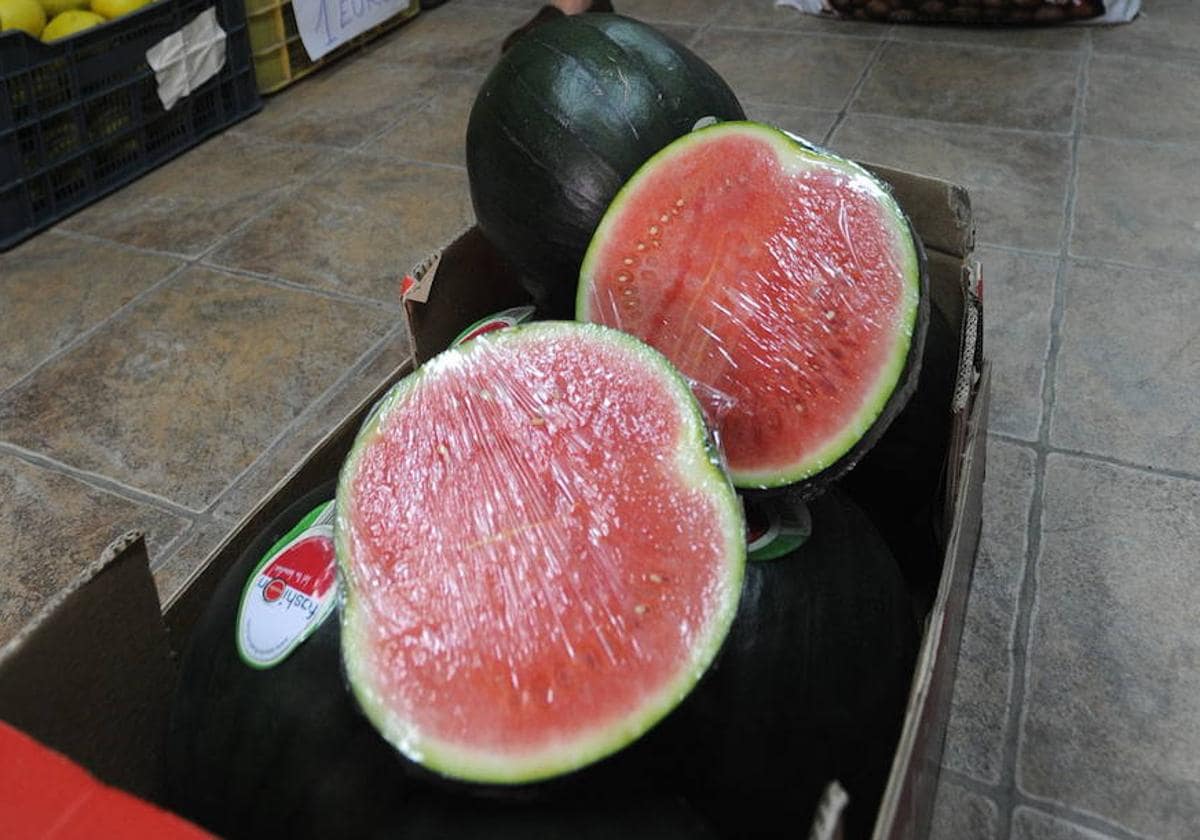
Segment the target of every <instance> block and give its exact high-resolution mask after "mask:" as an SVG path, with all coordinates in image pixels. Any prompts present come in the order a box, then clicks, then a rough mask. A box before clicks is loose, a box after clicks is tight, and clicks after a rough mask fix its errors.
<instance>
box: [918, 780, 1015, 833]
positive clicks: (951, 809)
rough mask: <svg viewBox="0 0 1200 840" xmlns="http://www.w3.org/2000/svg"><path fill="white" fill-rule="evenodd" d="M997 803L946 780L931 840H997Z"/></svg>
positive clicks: (936, 804) (938, 803)
mask: <svg viewBox="0 0 1200 840" xmlns="http://www.w3.org/2000/svg"><path fill="white" fill-rule="evenodd" d="M998 820H999V816H998V813H997V809H996V803H994V802H992V800H990V799H987V798H986V797H983V796H979V795H978V794H975V793H972V792H970V791H969V790H967V789H966V788H963V787H959V786H958V785H956V784H954V782H951V781H948V780H946V779H942V781H941V782H940V784H939V785H938V789H937V800H936V802H935V803H934V810H933V824H932V825H931V826H930V828H929V840H966V838H971V840H997V834H996V832H997V822H998Z"/></svg>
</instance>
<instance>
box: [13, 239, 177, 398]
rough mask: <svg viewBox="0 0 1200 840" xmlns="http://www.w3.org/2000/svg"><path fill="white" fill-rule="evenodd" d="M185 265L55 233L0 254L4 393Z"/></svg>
mask: <svg viewBox="0 0 1200 840" xmlns="http://www.w3.org/2000/svg"><path fill="white" fill-rule="evenodd" d="M180 265H182V263H181V262H178V261H176V260H172V259H168V258H166V257H158V256H154V255H153V254H139V253H137V252H136V251H131V250H129V249H127V248H119V247H116V246H115V245H109V244H106V243H103V242H87V241H83V240H80V239H75V238H73V237H68V236H63V235H61V234H58V233H55V232H53V231H51V232H48V233H44V234H42V235H41V236H39V237H37V238H36V239H32V240H30V241H29V242H26V243H25V244H24V245H21V246H20V247H18V248H15V249H13V250H12V251H9V252H8V253H7V254H4V255H2V256H0V312H3V313H4V316H3V317H4V330H3V333H2V334H0V390H2V389H4V388H6V387H7V386H8V385H10V384H11V383H12V382H13V381H14V380H16V379H17V378H19V377H21V376H23V375H24V374H26V373H28V372H29V371H30V370H32V369H33V367H34V366H35V365H36V364H38V363H39V362H41V361H42V360H43V359H45V358H46V357H47V356H49V355H51V354H52V353H55V352H57V351H58V350H61V349H62V348H63V347H65V346H66V345H67V344H69V343H70V342H71V341H72V340H73V339H75V338H76V337H77V336H79V335H80V334H82V333H84V332H86V331H87V330H89V329H91V328H92V327H94V326H96V325H97V324H99V323H100V322H101V321H103V320H104V319H105V318H108V317H109V316H110V315H112V313H113V312H115V311H116V310H117V309H119V308H120V307H122V306H124V305H125V304H126V303H128V302H129V300H130V299H131V298H133V297H134V295H136V294H138V293H139V292H141V291H143V290H145V289H146V288H148V287H149V286H150V285H152V284H153V283H155V282H156V281H158V280H161V279H162V278H163V277H165V276H166V275H167V274H168V273H170V272H171V271H172V270H174V269H176V268H178V267H179V266H180Z"/></svg>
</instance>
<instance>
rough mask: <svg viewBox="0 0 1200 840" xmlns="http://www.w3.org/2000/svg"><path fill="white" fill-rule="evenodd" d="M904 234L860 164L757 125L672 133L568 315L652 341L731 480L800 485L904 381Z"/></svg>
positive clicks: (911, 264)
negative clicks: (705, 425)
mask: <svg viewBox="0 0 1200 840" xmlns="http://www.w3.org/2000/svg"><path fill="white" fill-rule="evenodd" d="M926 289H927V281H926V279H925V274H924V259H923V252H922V250H921V247H920V244H919V242H917V240H916V238H915V237H914V236H913V234H912V229H911V227H910V225H909V223H908V220H907V219H906V218H905V216H904V214H903V213H902V212H901V210H900V208H899V206H898V205H897V204H896V202H895V201H894V199H893V198H892V196H891V195H890V193H889V192H888V191H887V189H886V188H885V187H884V186H883V185H882V184H881V183H880V182H879V181H878V180H876V179H875V178H874V177H872V176H871V175H870V174H868V173H867V172H866V171H865V170H864V169H862V168H861V167H859V166H858V165H856V164H854V163H851V162H850V161H847V160H843V159H841V158H838V157H836V156H834V155H832V154H830V153H828V152H824V151H822V150H818V149H815V148H813V147H811V146H809V145H807V144H806V143H804V142H803V141H800V140H798V139H797V138H793V137H790V136H788V135H786V134H784V133H783V132H780V131H777V130H775V129H773V128H769V127H767V126H763V125H758V124H755V123H746V122H741V123H723V124H721V125H717V126H713V127H711V128H705V129H701V130H699V131H696V132H693V133H692V134H690V135H688V136H687V137H684V138H681V139H680V140H677V141H676V142H675V143H673V144H671V145H670V146H668V147H667V148H666V149H664V150H663V151H662V152H660V153H659V154H658V155H657V156H655V157H654V158H653V159H651V160H650V161H649V162H648V163H647V164H646V165H645V166H644V167H642V169H640V170H639V171H638V173H637V174H636V175H634V177H633V178H632V179H631V180H630V181H629V182H628V183H627V184H626V185H625V187H624V188H623V189H622V191H621V193H620V194H619V195H618V196H617V198H616V200H614V202H613V203H612V205H611V206H610V208H609V210H608V213H607V214H606V215H605V217H604V219H603V221H602V222H601V223H600V227H599V228H598V229H597V231H596V236H595V238H594V239H593V240H592V243H591V246H590V248H589V250H588V253H587V257H586V259H585V260H584V264H583V269H582V272H581V278H580V285H579V293H578V300H577V315H578V317H579V318H580V319H581V320H589V321H596V322H599V323H603V324H607V325H609V326H613V327H617V328H619V329H621V330H624V331H626V332H629V333H631V334H633V335H635V336H637V337H638V338H640V339H642V340H643V341H646V342H647V343H648V344H650V345H652V346H653V347H655V348H657V349H658V350H660V351H662V353H663V354H664V355H666V356H667V358H669V359H670V360H671V361H672V362H673V363H674V364H675V365H676V366H677V367H678V368H679V369H680V372H681V373H683V375H684V376H685V377H687V378H688V379H689V380H691V381H693V382H695V383H697V388H696V390H697V394H698V395H699V396H701V397H702V399H701V402H702V403H703V404H705V405H711V404H712V400H711V399H710V398H709V397H710V396H711V394H714V393H719V394H722V395H724V396H725V397H726V402H725V411H724V414H723V415H722V416H720V417H712V416H710V418H709V419H710V422H712V423H713V425H714V427H715V428H717V430H718V434H717V439H718V441H719V442H720V444H721V446H722V449H723V454H724V456H725V458H726V460H727V463H728V467H729V471H730V474H731V476H732V477H733V481H734V484H736V485H737V486H739V487H747V488H769V487H779V486H784V485H790V484H796V483H801V482H803V483H805V484H806V485H807V487H808V488H809V489H811V490H813V492H815V491H816V490H817V489H819V488H820V487H821V486H822V485H823V484H824V483H825V482H827V481H829V480H832V479H833V478H836V477H837V476H838V475H840V474H841V473H842V472H844V471H845V470H846V469H849V468H850V467H851V466H853V464H854V462H855V461H856V460H857V459H858V458H859V457H861V455H862V454H863V453H864V452H865V451H866V450H867V449H868V448H869V447H870V446H871V445H872V443H873V442H874V441H875V440H876V439H877V438H878V436H879V435H880V434H882V432H883V430H884V429H885V428H886V427H887V424H888V423H889V422H890V421H891V419H892V418H893V417H894V416H895V415H896V414H897V413H898V412H899V411H900V409H901V408H903V405H904V403H905V401H906V400H907V399H908V396H909V394H910V393H911V391H912V389H913V387H915V380H916V375H917V371H918V369H919V360H920V357H921V348H922V343H923V341H924V334H925V325H926V321H927V319H928V300H927V292H926Z"/></svg>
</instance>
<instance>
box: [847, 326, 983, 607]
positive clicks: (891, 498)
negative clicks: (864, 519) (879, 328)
mask: <svg viewBox="0 0 1200 840" xmlns="http://www.w3.org/2000/svg"><path fill="white" fill-rule="evenodd" d="M958 355H959V340H958V335H957V334H956V333H955V332H954V329H953V328H952V327H951V325H950V322H949V321H948V320H947V318H946V316H945V315H943V314H942V313H941V311H940V310H939V309H938V308H937V307H936V306H930V307H929V331H928V333H927V336H926V340H925V353H924V356H923V358H922V360H921V374H920V377H919V378H918V380H917V389H916V391H915V392H914V393H913V395H912V398H911V399H910V400H909V401H908V404H907V405H906V406H905V407H904V410H903V411H902V412H900V414H899V415H898V416H897V417H896V419H895V420H894V421H893V422H892V424H891V426H889V427H888V430H887V432H885V433H884V435H883V436H882V437H881V438H880V439H879V442H878V443H877V444H875V446H874V448H872V449H871V451H870V452H868V453H867V455H866V457H864V458H863V460H862V461H861V462H860V463H859V464H858V466H856V467H855V468H854V470H853V471H852V472H850V474H849V475H847V476H846V477H845V479H844V481H843V482H842V487H843V489H844V490H845V491H846V492H847V493H848V494H850V496H851V497H852V498H853V499H854V500H855V501H856V502H857V503H858V504H859V505H861V506H862V508H863V509H864V510H865V511H866V513H867V515H868V516H869V517H870V518H871V521H872V522H874V523H875V525H876V527H877V528H878V529H879V531H880V533H881V534H882V535H883V537H884V539H885V540H886V541H887V543H888V545H889V546H890V547H891V549H892V553H893V554H894V555H895V557H896V561H897V562H898V563H899V565H900V569H901V571H902V572H904V576H905V578H906V579H907V580H908V582H909V584H910V585H911V586H913V587H914V588H918V589H921V590H923V591H925V592H927V593H932V592H933V591H935V590H936V588H937V580H938V577H939V576H940V575H941V571H942V556H941V545H942V540H941V535H940V531H941V524H942V523H941V517H940V515H939V514H940V512H941V510H940V507H939V504H938V503H939V501H940V499H941V494H940V492H939V491H940V490H941V489H942V481H943V472H944V468H945V465H946V451H947V449H948V448H949V446H950V426H951V421H952V420H953V415H952V414H951V409H952V408H953V405H952V403H953V400H954V386H955V383H956V381H957V378H958ZM897 487H903V488H905V491H904V492H903V493H897V492H896V490H895V488H897Z"/></svg>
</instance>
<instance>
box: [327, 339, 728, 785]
mask: <svg viewBox="0 0 1200 840" xmlns="http://www.w3.org/2000/svg"><path fill="white" fill-rule="evenodd" d="M578 330H586V331H588V332H592V333H595V334H596V335H597V336H601V337H603V338H604V339H605V340H607V341H611V342H614V343H616V344H619V345H624V347H625V348H626V349H628V350H630V351H632V352H633V353H635V354H637V355H639V356H641V357H642V358H644V359H645V360H646V361H647V363H648V365H650V366H657V367H658V369H659V371H660V373H662V374H663V376H662V379H663V382H664V384H665V385H666V386H667V387H670V388H674V389H675V392H676V394H677V395H678V398H679V399H678V401H679V403H680V404H681V405H684V406H687V409H688V410H687V411H685V412H684V420H685V431H684V434H683V435H681V437H680V439H679V445H678V447H677V449H676V453H677V454H679V453H684V452H686V450H687V449H688V448H690V444H699V447H698V451H702V452H703V453H704V457H702V458H698V459H696V464H695V465H694V467H695V468H696V469H697V473H698V475H697V480H696V486H701V483H702V482H703V481H709V482H711V483H712V488H711V489H712V495H713V497H714V499H716V500H717V501H718V504H719V506H720V508H721V509H723V510H724V511H725V513H726V514H727V516H726V519H727V521H726V523H725V528H724V531H725V534H726V537H727V539H726V543H727V545H728V547H729V553H728V555H727V557H726V563H725V568H726V569H727V571H728V578H727V580H726V583H727V584H728V586H727V588H726V595H725V598H724V599H723V601H722V602H721V603H720V604H719V605H718V609H717V611H716V612H715V614H714V619H713V623H712V625H711V629H710V636H709V638H708V640H707V643H706V644H703V645H701V646H700V647H698V648H697V650H696V656H695V658H694V659H693V661H692V662H691V663H690V666H689V667H686V668H682V669H680V672H679V677H678V679H676V680H675V681H673V682H671V683H669V684H668V685H667V686H665V687H664V689H663V690H662V691H661V692H660V693H659V694H658V695H657V696H655V697H653V698H651V700H650V701H649V702H648V703H647V704H646V705H645V706H644V707H643V708H642V709H641V710H640V713H639V714H636V715H634V716H632V717H630V718H627V719H625V720H624V721H622V723H621V725H614V726H611V727H607V728H605V729H602V730H600V731H599V732H597V733H594V734H593V735H591V736H590V737H588V738H586V739H581V740H580V741H578V742H574V743H573V744H572V745H570V746H571V747H572V749H571V750H570V751H569V754H568V751H567V750H565V749H562V748H559V749H553V750H546V751H545V755H544V756H543V755H539V756H538V757H537V758H535V759H526V760H522V761H515V760H513V759H512V758H511V757H507V756H504V755H497V756H492V757H491V758H490V760H486V761H479V760H471V757H470V756H469V755H465V754H464V753H467V752H470V751H462V750H459V749H457V748H454V747H451V746H449V745H444V744H440V743H438V742H436V741H429V740H423V741H420V742H419V743H414V741H413V740H412V739H408V738H406V737H404V734H403V733H401V732H400V731H399V730H400V729H401V728H402V727H401V726H397V725H395V722H394V721H393V719H392V716H391V715H390V714H389V713H388V711H387V710H386V709H385V708H384V707H383V705H382V704H380V703H377V702H376V701H375V700H374V698H373V697H371V696H370V692H369V690H368V689H366V688H365V684H366V683H367V680H366V679H365V675H363V674H362V673H360V670H359V669H360V667H361V663H362V661H363V659H362V657H360V656H359V655H358V647H359V645H360V644H363V643H364V642H363V640H362V639H360V638H359V637H358V635H357V633H356V631H355V625H356V622H357V619H356V615H357V610H358V602H357V598H356V593H355V591H354V589H355V587H354V586H353V585H352V583H351V581H352V576H351V574H350V570H349V558H350V554H349V546H348V544H347V541H348V537H347V533H346V532H347V527H346V524H345V523H346V522H347V521H348V516H349V511H350V509H351V508H352V501H353V489H352V488H353V479H354V476H355V474H356V473H357V469H358V462H359V459H360V458H361V457H362V454H363V452H364V451H365V449H366V447H367V446H368V445H369V444H370V443H371V442H372V441H373V440H374V439H375V435H376V433H377V431H378V429H379V427H380V425H381V424H382V423H383V422H384V421H386V419H387V417H388V415H389V414H390V412H391V411H392V410H393V409H395V408H396V406H397V405H399V404H400V403H401V402H402V401H403V400H404V398H405V396H406V395H407V394H408V393H409V392H410V391H412V390H414V389H415V388H417V387H418V386H419V385H420V382H421V380H422V379H424V378H425V377H427V376H429V375H436V373H437V370H438V368H439V367H441V366H442V365H444V364H446V362H447V360H448V359H449V358H453V357H458V358H461V357H462V356H464V355H469V354H471V353H476V352H479V351H480V350H481V349H482V348H485V347H489V346H494V344H495V343H498V342H514V341H515V342H520V341H523V340H527V339H531V338H532V339H536V338H537V337H538V336H539V334H542V333H545V334H547V335H551V334H561V333H564V332H574V331H578ZM688 420H690V426H691V428H690V430H689V429H687V428H686V422H687V421H688ZM680 475H681V476H682V475H685V473H684V471H683V469H681V470H680ZM721 497H723V498H724V504H720V502H721ZM335 503H336V505H337V516H336V517H335V523H334V550H335V555H336V557H337V563H338V570H339V574H340V575H341V576H342V582H343V585H342V587H341V613H342V614H341V621H342V637H341V645H342V661H343V665H344V668H345V673H346V679H347V682H348V683H349V686H350V689H351V692H352V693H353V695H354V697H355V699H356V701H357V702H358V705H359V707H360V708H361V709H362V711H363V713H364V714H365V715H366V717H367V719H368V720H369V721H370V722H371V723H372V725H373V726H374V727H375V728H376V730H377V731H378V732H379V733H380V734H381V735H382V736H383V737H384V738H385V739H386V740H387V741H388V742H389V743H391V744H392V745H393V746H394V747H396V749H397V750H398V751H399V752H400V753H401V754H403V755H404V756H405V757H406V758H408V759H409V760H411V761H413V762H415V763H417V764H419V765H421V766H422V767H424V768H426V769H428V770H431V771H434V772H435V773H438V774H441V775H443V776H446V777H448V778H452V779H457V780H460V781H464V782H469V783H482V784H494V785H520V784H528V783H532V782H539V781H544V780H546V779H550V778H554V777H556V776H561V775H565V774H567V773H570V772H573V771H575V770H579V769H581V768H583V767H586V766H587V765H589V764H592V763H594V762H596V761H599V760H601V759H603V758H606V757H607V756H610V755H612V754H614V753H616V752H618V751H619V750H621V749H622V748H624V747H625V746H627V745H628V744H630V743H632V742H633V741H635V740H636V739H637V738H639V737H640V736H641V735H643V734H644V733H645V732H647V731H648V730H649V729H651V727H653V726H654V725H655V724H656V723H658V721H660V720H661V719H662V718H664V717H666V715H667V714H668V713H669V712H671V711H672V710H673V709H674V708H675V707H676V706H677V705H679V703H680V702H682V700H683V699H684V698H685V697H686V696H687V695H688V694H689V693H690V692H691V690H692V689H693V688H694V687H695V685H696V683H698V682H699V680H700V678H701V677H702V676H703V674H704V672H705V671H707V669H708V667H709V666H710V665H711V664H712V662H713V660H714V659H715V658H716V655H717V653H718V651H719V650H720V648H721V645H722V644H723V643H724V641H725V638H726V637H727V636H728V635H729V630H730V628H731V627H732V624H733V619H734V616H735V615H736V613H737V606H738V601H739V599H740V594H741V588H742V578H743V575H744V572H745V564H746V541H745V521H744V517H743V514H742V507H741V502H740V500H739V499H738V497H737V494H736V492H735V491H734V489H733V486H732V484H731V483H730V481H729V477H728V475H727V474H726V473H725V471H724V470H723V469H722V468H721V466H720V463H719V461H718V459H717V455H716V452H715V448H714V447H713V445H712V440H711V438H710V437H709V435H708V431H707V427H706V425H705V421H704V414H703V411H702V410H701V408H700V404H699V403H698V402H697V401H696V399H695V397H694V395H693V394H692V391H691V387H690V386H689V385H688V383H687V380H686V379H684V378H683V376H681V375H680V374H679V372H678V371H677V370H676V369H675V367H674V366H673V365H672V364H671V363H670V361H669V360H668V359H667V358H666V357H665V356H663V355H662V354H661V353H659V352H658V351H657V350H655V349H654V348H652V347H650V346H649V345H647V344H645V343H643V342H641V341H639V340H638V339H636V338H634V337H633V336H630V335H628V334H626V333H622V332H620V331H618V330H613V329H611V328H609V327H605V326H603V325H600V324H579V323H576V322H571V321H539V322H536V323H531V324H523V325H518V326H514V327H509V328H508V329H505V330H500V331H497V332H494V333H488V334H485V335H483V336H480V337H479V338H477V339H475V340H474V341H471V342H468V343H467V344H464V345H461V346H459V347H457V348H452V349H450V350H447V351H445V352H443V353H441V354H439V355H438V356H436V357H434V358H433V359H431V360H430V361H429V362H427V363H426V364H425V365H424V366H423V367H422V368H420V369H419V370H417V371H415V372H413V373H412V374H410V375H409V376H408V377H406V378H405V379H403V380H401V381H400V382H399V383H397V384H396V385H395V386H393V388H392V390H391V391H389V392H388V393H387V394H386V395H385V396H384V397H383V399H382V400H381V401H380V405H379V406H378V408H377V409H376V410H375V411H374V412H373V416H371V417H370V419H369V420H368V422H367V423H366V424H364V426H363V428H362V429H361V430H360V431H359V433H358V436H357V438H356V439H355V442H354V445H353V447H352V448H351V450H350V454H349V455H348V456H347V458H346V461H345V463H344V464H343V466H342V470H341V472H340V473H339V476H338V492H337V498H336V502H335ZM400 723H401V724H402V723H403V722H402V721H401V722H400Z"/></svg>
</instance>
